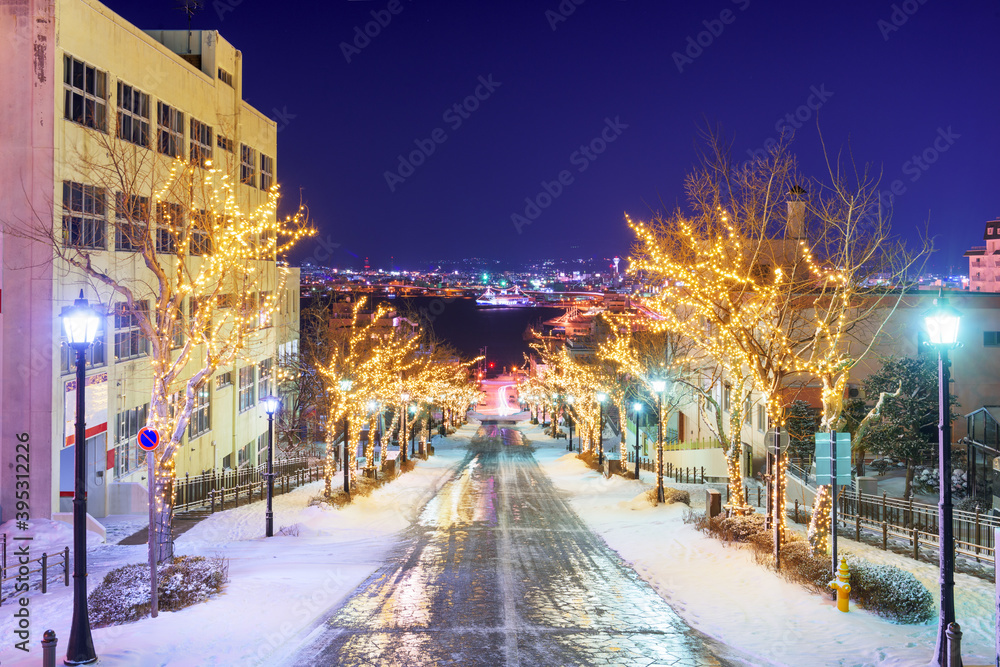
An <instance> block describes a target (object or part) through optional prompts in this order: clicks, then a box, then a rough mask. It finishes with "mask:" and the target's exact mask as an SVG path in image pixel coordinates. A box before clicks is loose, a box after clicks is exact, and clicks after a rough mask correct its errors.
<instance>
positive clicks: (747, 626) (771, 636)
mask: <svg viewBox="0 0 1000 667" xmlns="http://www.w3.org/2000/svg"><path fill="white" fill-rule="evenodd" d="M526 433H527V434H528V436H529V437H530V438H531V439H532V441H533V442H535V443H537V445H539V446H540V449H539V450H538V451H537V453H536V458H537V459H538V460H539V463H540V464H541V465H542V467H543V469H544V470H545V471H546V472H547V473H548V474H549V475H550V476H551V477H552V479H553V482H554V483H555V484H556V486H557V487H559V488H560V489H561V490H563V491H565V492H567V493H568V494H569V495H570V499H571V500H570V502H571V504H572V506H573V508H574V509H575V510H576V512H577V513H578V514H579V515H580V517H581V518H583V520H584V521H586V522H587V524H588V525H589V526H590V527H591V528H592V529H593V530H595V531H596V532H597V533H598V534H600V535H601V536H602V537H603V538H604V540H605V541H606V542H607V543H608V545H609V546H610V547H611V548H613V549H615V550H616V551H618V553H619V554H620V555H621V556H622V557H623V558H624V559H625V560H626V561H628V562H629V563H631V564H632V565H633V567H635V569H636V571H637V572H638V573H639V574H640V575H642V576H643V577H644V578H645V579H646V580H647V581H649V582H650V584H651V585H653V587H654V588H655V589H656V590H657V591H658V592H659V593H660V594H661V595H663V597H664V598H666V599H667V600H668V601H669V602H670V603H671V605H672V606H673V607H674V608H675V609H676V610H677V611H678V613H679V614H680V615H681V616H682V617H683V618H684V619H685V620H686V621H687V622H688V623H690V624H691V625H692V626H693V627H694V628H696V629H698V630H700V631H701V632H704V633H705V634H707V635H709V636H711V637H713V638H715V639H718V640H719V641H721V642H723V643H725V644H727V645H729V646H732V647H734V648H737V649H738V650H740V651H742V652H744V653H745V654H747V655H749V656H751V658H752V659H753V661H754V662H753V663H752V664H754V665H765V664H766V665H772V664H774V665H789V666H796V667H798V666H802V665H809V666H820V665H838V666H841V665H843V666H847V665H851V666H853V665H879V666H892V667H897V666H898V667H902V666H903V665H923V664H926V663H927V662H928V659H929V658H930V655H931V653H932V652H933V647H934V640H935V636H936V629H937V626H936V619H935V621H934V622H932V623H930V624H927V625H921V626H904V625H894V624H892V623H889V622H887V621H885V620H883V619H881V618H879V617H878V616H874V615H872V614H869V613H867V612H865V611H862V610H861V609H859V608H854V609H852V611H851V612H850V613H849V614H843V613H841V612H838V611H837V609H836V606H835V604H834V603H833V602H832V601H831V600H829V599H826V598H823V597H821V596H817V595H815V594H813V593H809V592H808V591H806V590H805V589H803V588H802V587H800V586H799V585H797V584H792V583H789V582H786V581H784V580H783V579H781V578H780V577H778V576H777V575H775V574H774V573H772V572H770V571H768V570H765V569H763V568H761V567H760V566H758V565H757V564H756V563H754V562H753V557H752V555H751V554H750V553H749V551H747V550H745V549H742V548H739V547H736V546H732V547H726V546H724V545H723V544H722V543H721V542H719V541H717V540H715V539H713V538H709V537H707V536H705V535H703V534H702V533H700V532H698V531H697V530H696V529H695V528H694V527H693V526H691V525H688V524H685V523H684V522H683V517H684V512H685V510H686V507H685V506H684V505H671V506H660V507H651V506H650V505H649V504H648V503H647V502H645V500H644V499H643V498H641V497H639V496H641V494H643V493H644V491H645V490H646V489H649V488H651V486H652V484H653V482H654V477H653V474H652V473H648V472H643V473H642V481H639V482H637V481H634V480H626V479H623V478H620V477H616V478H613V479H609V480H606V479H604V478H603V476H601V475H599V474H598V473H596V472H593V471H591V470H589V469H587V468H586V466H585V465H584V464H583V463H582V462H581V461H580V460H579V459H577V458H576V457H575V455H571V454H567V453H566V451H565V445H562V446H553V444H552V443H553V441H552V440H551V439H550V438H547V437H546V436H544V435H543V434H542V433H541V432H540V431H537V429H532V430H531V431H526ZM560 442H561V441H560ZM668 485H669V486H673V487H675V488H681V489H687V490H689V491H691V495H692V501H693V504H695V505H696V506H703V505H704V497H703V493H704V491H703V487H701V486H698V485H693V484H692V485H687V484H679V485H677V484H670V483H669V482H668ZM793 525H794V524H793ZM840 545H841V548H842V549H843V550H846V551H847V552H850V553H855V554H857V555H859V556H862V557H864V558H867V559H869V560H871V561H874V562H889V563H892V564H894V565H897V566H900V567H902V568H905V569H908V570H909V571H911V572H913V573H914V574H915V575H916V576H917V578H918V579H920V580H921V581H922V582H923V583H924V585H926V586H927V587H928V588H929V589H930V590H931V591H932V592H933V593H934V594H935V599H937V581H938V570H937V568H936V566H935V565H933V564H931V563H923V562H921V563H918V562H915V561H913V560H912V559H908V558H906V557H902V556H898V555H895V554H892V553H887V552H883V551H882V550H880V549H878V548H875V547H871V546H866V545H861V544H858V543H857V542H854V541H853V540H848V539H844V538H841V539H840ZM955 595H956V615H957V620H958V622H959V624H960V625H961V626H962V632H963V633H964V637H963V655H964V658H965V664H966V665H967V666H970V665H988V664H990V665H992V664H993V658H992V656H993V646H994V639H993V624H994V613H993V596H994V587H993V584H992V583H989V582H984V581H982V580H980V579H976V578H974V577H969V576H967V575H962V574H957V575H956V576H955Z"/></svg>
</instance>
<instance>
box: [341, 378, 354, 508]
mask: <svg viewBox="0 0 1000 667" xmlns="http://www.w3.org/2000/svg"><path fill="white" fill-rule="evenodd" d="M353 386H354V380H347V379H344V380H341V381H340V391H341V392H343V393H345V394H346V393H347V392H349V391H350V390H351V387H353ZM348 426H349V424H348V422H347V400H346V398H345V400H344V493H346V494H348V495H350V493H351V473H350V472H349V471H348V470H347V444H348V443H347V441H348V440H350V437H351V432H350V430H348Z"/></svg>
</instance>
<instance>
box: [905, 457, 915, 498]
mask: <svg viewBox="0 0 1000 667" xmlns="http://www.w3.org/2000/svg"><path fill="white" fill-rule="evenodd" d="M913 473H914V470H913V459H906V484H905V485H904V486H903V500H909V498H910V494H911V493H912V492H913Z"/></svg>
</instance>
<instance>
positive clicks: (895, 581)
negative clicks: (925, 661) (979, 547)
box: [847, 557, 935, 624]
mask: <svg viewBox="0 0 1000 667" xmlns="http://www.w3.org/2000/svg"><path fill="white" fill-rule="evenodd" d="M847 564H848V567H849V568H850V570H851V599H852V600H854V601H855V602H857V603H858V604H859V605H861V606H862V607H864V608H865V609H867V610H868V611H870V612H872V613H873V614H877V615H879V616H881V617H882V618H885V619H888V620H890V621H892V622H893V623H901V624H912V623H926V622H927V621H929V620H931V619H932V618H934V614H935V609H934V596H933V595H931V592H930V591H929V590H927V587H926V586H924V585H923V584H922V583H920V582H919V581H918V580H917V578H916V577H914V576H913V575H912V574H911V573H909V572H907V571H905V570H901V569H900V568H898V567H895V566H893V565H877V564H875V563H869V562H868V561H866V560H862V559H860V558H856V557H848V559H847Z"/></svg>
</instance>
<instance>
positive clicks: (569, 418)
mask: <svg viewBox="0 0 1000 667" xmlns="http://www.w3.org/2000/svg"><path fill="white" fill-rule="evenodd" d="M575 400H576V399H575V398H574V397H573V396H567V397H566V422H567V423H568V424H569V440H568V441H567V442H566V450H567V451H570V452H571V451H573V401H575Z"/></svg>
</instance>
